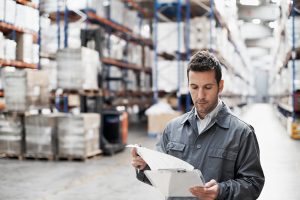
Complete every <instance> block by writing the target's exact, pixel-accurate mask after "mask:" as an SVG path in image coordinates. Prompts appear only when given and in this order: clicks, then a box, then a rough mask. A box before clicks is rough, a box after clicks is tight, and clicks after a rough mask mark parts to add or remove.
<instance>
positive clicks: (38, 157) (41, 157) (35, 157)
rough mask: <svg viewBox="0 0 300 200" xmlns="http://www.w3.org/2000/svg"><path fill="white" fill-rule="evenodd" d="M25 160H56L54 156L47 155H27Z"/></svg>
mask: <svg viewBox="0 0 300 200" xmlns="http://www.w3.org/2000/svg"><path fill="white" fill-rule="evenodd" d="M25 158H26V159H28V160H48V161H53V160H55V157H54V155H45V154H25Z"/></svg>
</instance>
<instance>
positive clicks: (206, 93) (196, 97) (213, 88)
mask: <svg viewBox="0 0 300 200" xmlns="http://www.w3.org/2000/svg"><path fill="white" fill-rule="evenodd" d="M215 73H216V72H215V71H214V70H211V71H206V72H195V71H190V72H189V91H190V93H191V96H192V100H193V103H194V105H195V107H196V110H197V112H198V115H199V117H200V118H202V119H203V118H204V117H205V116H206V115H207V114H208V113H209V112H211V111H212V110H213V109H214V108H215V107H216V106H217V104H218V95H219V93H221V92H222V90H223V85H224V81H223V80H221V81H220V83H219V85H218V84H217V81H216V78H215Z"/></svg>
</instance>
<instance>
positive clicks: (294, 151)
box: [0, 104, 300, 200]
mask: <svg viewBox="0 0 300 200" xmlns="http://www.w3.org/2000/svg"><path fill="white" fill-rule="evenodd" d="M243 113H244V114H243V115H242V118H243V119H244V120H245V121H247V122H248V123H250V124H252V125H253V126H254V127H255V130H256V133H257V137H258V140H259V144H260V149H261V160H262V165H263V168H264V171H265V175H266V184H265V188H264V190H263V193H262V194H261V197H260V198H259V199H260V200H270V199H272V200H277V199H278V200H279V199H288V200H298V199H300V190H299V189H298V187H299V185H300V156H299V155H298V152H300V141H295V140H292V139H290V138H289V136H288V135H287V134H286V131H285V129H284V127H282V126H281V124H280V123H279V122H278V119H277V118H276V116H275V115H276V113H275V112H273V109H272V107H271V106H270V105H267V104H255V105H253V106H249V107H247V108H245V109H244V112H243ZM129 143H140V144H143V145H144V146H146V147H149V148H153V147H154V144H155V143H156V139H154V138H149V137H147V134H146V131H145V124H143V125H141V126H139V127H131V129H130V135H129ZM0 177H1V178H0V199H1V200H2V199H3V200H21V199H22V200H82V199H85V200H99V199H105V200H128V199H130V200H141V199H143V200H163V199H164V198H162V197H161V195H160V194H159V193H158V192H157V191H156V190H154V189H153V188H152V187H151V186H148V185H145V184H143V183H141V182H139V181H137V180H136V179H135V173H134V170H133V169H132V168H131V166H130V154H129V150H126V151H124V152H123V153H120V154H117V155H115V156H113V157H103V156H102V157H97V158H94V159H91V160H88V161H86V162H85V163H84V162H68V161H62V162H48V161H33V160H26V161H18V160H6V159H0Z"/></svg>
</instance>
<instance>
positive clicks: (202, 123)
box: [194, 99, 222, 134]
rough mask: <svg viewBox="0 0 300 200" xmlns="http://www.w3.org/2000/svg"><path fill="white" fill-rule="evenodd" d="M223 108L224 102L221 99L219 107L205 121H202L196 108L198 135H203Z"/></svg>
mask: <svg viewBox="0 0 300 200" xmlns="http://www.w3.org/2000/svg"><path fill="white" fill-rule="evenodd" d="M221 108H222V101H221V100H220V99H219V100H218V104H217V106H216V107H215V108H214V109H213V110H212V111H211V112H210V113H208V114H207V115H206V116H205V117H204V119H201V118H200V117H199V115H198V112H197V109H196V107H195V108H194V109H195V111H194V112H195V115H196V117H197V127H198V134H201V133H202V131H204V129H205V128H206V127H207V126H208V125H209V123H210V122H211V120H212V119H214V118H215V117H216V116H217V114H218V112H219V111H220V110H221Z"/></svg>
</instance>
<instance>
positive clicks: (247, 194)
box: [217, 129, 265, 200]
mask: <svg viewBox="0 0 300 200" xmlns="http://www.w3.org/2000/svg"><path fill="white" fill-rule="evenodd" d="M245 135H246V137H244V138H242V141H241V145H240V148H239V149H240V150H239V153H238V157H237V160H236V165H235V179H233V180H228V181H225V182H221V183H219V189H220V190H219V195H218V198H217V199H218V200H223V199H232V200H239V199H243V200H251V199H257V198H258V196H259V195H260V193H261V191H262V188H263V186H264V182H265V177H264V173H263V170H262V167H261V164H260V158H259V146H258V142H257V138H256V136H255V133H254V130H253V129H251V131H248V134H245Z"/></svg>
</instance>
